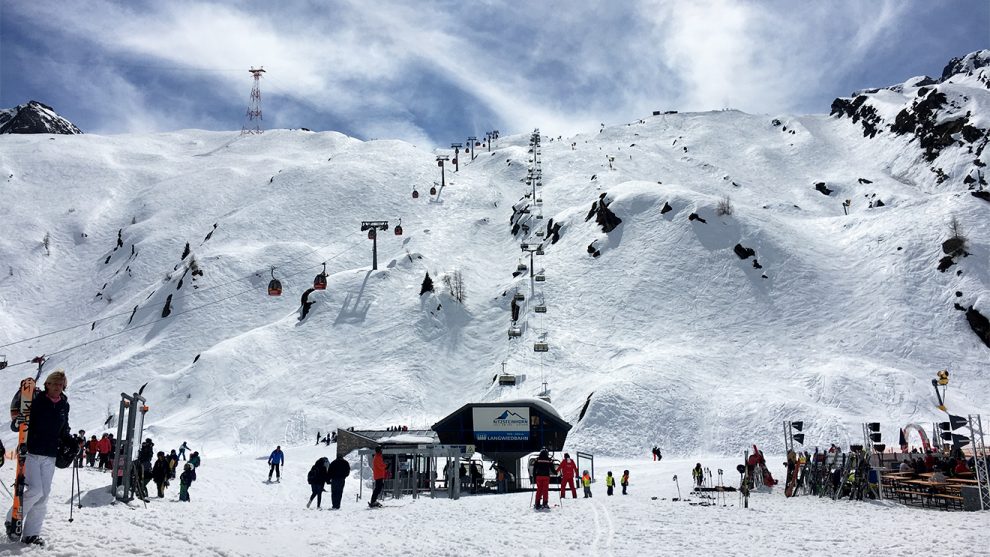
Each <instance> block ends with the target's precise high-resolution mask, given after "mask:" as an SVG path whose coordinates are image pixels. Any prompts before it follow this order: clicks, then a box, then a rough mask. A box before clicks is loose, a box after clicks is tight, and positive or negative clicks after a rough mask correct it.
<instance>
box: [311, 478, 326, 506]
mask: <svg viewBox="0 0 990 557" xmlns="http://www.w3.org/2000/svg"><path fill="white" fill-rule="evenodd" d="M309 487H311V488H313V494H312V495H310V496H309V502H310V503H311V504H312V502H313V499H316V508H320V505H322V504H323V484H309Z"/></svg>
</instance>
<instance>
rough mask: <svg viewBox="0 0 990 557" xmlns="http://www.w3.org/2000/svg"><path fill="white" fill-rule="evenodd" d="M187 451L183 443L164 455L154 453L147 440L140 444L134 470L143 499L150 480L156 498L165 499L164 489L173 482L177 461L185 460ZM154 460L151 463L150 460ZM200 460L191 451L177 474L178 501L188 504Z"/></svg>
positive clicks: (196, 453) (197, 455) (151, 445)
mask: <svg viewBox="0 0 990 557" xmlns="http://www.w3.org/2000/svg"><path fill="white" fill-rule="evenodd" d="M187 450H189V445H187V444H186V442H185V441H183V442H182V445H180V446H179V448H178V449H172V451H171V452H170V453H169V454H167V455H166V454H165V452H164V451H158V453H157V454H156V453H155V444H154V442H153V441H152V440H151V439H150V438H148V439H145V440H144V443H142V444H141V448H140V449H139V450H138V459H137V463H136V464H137V466H135V470H136V471H137V474H138V478H139V482H140V483H141V485H142V487H143V488H144V489H145V493H144V495H145V497H147V485H148V483H150V482H151V481H152V480H154V482H155V487H157V488H158V497H159V498H164V497H165V488H167V487H168V486H169V485H170V484H171V482H172V480H175V474H176V470H177V469H178V467H179V459H182V460H186V451H187ZM155 457H157V459H155V461H154V463H152V459H153V458H155ZM201 463H202V460H201V459H200V457H199V452H197V451H192V454H190V455H189V461H188V462H186V464H185V466H183V469H182V473H181V474H179V501H185V502H189V501H190V499H189V488H190V486H192V483H193V482H194V481H196V469H197V468H199V466H200V464H201Z"/></svg>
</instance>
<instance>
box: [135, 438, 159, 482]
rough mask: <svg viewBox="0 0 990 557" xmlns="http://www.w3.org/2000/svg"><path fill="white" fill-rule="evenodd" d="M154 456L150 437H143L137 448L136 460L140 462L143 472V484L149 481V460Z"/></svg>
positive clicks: (153, 445) (150, 465)
mask: <svg viewBox="0 0 990 557" xmlns="http://www.w3.org/2000/svg"><path fill="white" fill-rule="evenodd" d="M154 457H155V444H154V443H152V441H151V439H150V438H148V439H145V440H144V443H142V444H141V448H140V449H139V450H138V462H140V463H141V470H142V472H143V473H144V485H145V486H147V485H148V482H150V481H151V468H152V463H151V460H152V459H153V458H154Z"/></svg>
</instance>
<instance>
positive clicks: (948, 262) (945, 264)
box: [938, 255, 956, 273]
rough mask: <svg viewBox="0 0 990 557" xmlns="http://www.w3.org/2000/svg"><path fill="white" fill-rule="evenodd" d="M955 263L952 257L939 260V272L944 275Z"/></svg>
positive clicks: (947, 256) (948, 256)
mask: <svg viewBox="0 0 990 557" xmlns="http://www.w3.org/2000/svg"><path fill="white" fill-rule="evenodd" d="M955 263H956V262H955V261H953V260H952V256H951V255H946V256H945V257H943V258H942V259H939V260H938V270H939V272H942V273H944V272H946V271H948V270H949V267H951V266H953V265H955Z"/></svg>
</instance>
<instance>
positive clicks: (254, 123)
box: [241, 66, 265, 134]
mask: <svg viewBox="0 0 990 557" xmlns="http://www.w3.org/2000/svg"><path fill="white" fill-rule="evenodd" d="M248 72H249V73H250V74H251V75H253V76H254V86H253V87H251V100H250V102H249V104H248V109H247V117H248V121H247V125H245V126H244V127H243V128H241V134H256V133H258V134H260V133H264V132H263V130H262V129H261V120H262V117H261V74H263V73H265V67H264V66H262V67H260V68H255V67H254V66H251V69H250V70H248Z"/></svg>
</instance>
